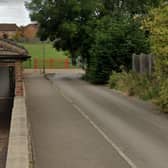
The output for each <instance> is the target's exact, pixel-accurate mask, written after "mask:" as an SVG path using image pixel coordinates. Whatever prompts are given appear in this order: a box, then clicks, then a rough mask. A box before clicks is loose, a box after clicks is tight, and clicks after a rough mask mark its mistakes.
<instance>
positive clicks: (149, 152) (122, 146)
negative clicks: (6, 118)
mask: <svg viewBox="0 0 168 168" xmlns="http://www.w3.org/2000/svg"><path fill="white" fill-rule="evenodd" d="M80 77H81V73H77V72H76V73H73V72H64V71H63V72H57V73H55V74H51V75H48V78H49V79H50V81H47V80H46V79H44V78H43V77H42V76H39V75H26V93H27V107H28V112H29V115H30V120H31V124H32V132H33V142H34V148H35V159H36V167H37V168H127V167H132V168H167V167H168V120H167V117H166V116H165V115H163V114H161V113H160V112H159V111H158V109H157V108H156V107H155V106H153V105H151V104H149V103H146V102H143V101H140V100H137V99H135V98H130V97H127V96H123V95H121V94H120V93H117V92H115V91H112V90H110V89H108V88H106V87H102V86H94V85H91V84H89V83H87V82H85V81H82V80H80Z"/></svg>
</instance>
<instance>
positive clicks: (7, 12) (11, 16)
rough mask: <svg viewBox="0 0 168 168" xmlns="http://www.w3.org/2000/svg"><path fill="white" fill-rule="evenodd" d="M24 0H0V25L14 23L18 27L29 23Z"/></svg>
mask: <svg viewBox="0 0 168 168" xmlns="http://www.w3.org/2000/svg"><path fill="white" fill-rule="evenodd" d="M24 1H25V0H0V23H16V24H17V25H18V26H20V25H27V24H29V23H30V18H29V12H28V11H27V9H26V8H25V6H24Z"/></svg>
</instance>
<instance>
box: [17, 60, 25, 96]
mask: <svg viewBox="0 0 168 168" xmlns="http://www.w3.org/2000/svg"><path fill="white" fill-rule="evenodd" d="M15 81H16V83H15V95H16V96H23V67H22V62H21V61H16V63H15Z"/></svg>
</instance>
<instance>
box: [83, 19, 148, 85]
mask: <svg viewBox="0 0 168 168" xmlns="http://www.w3.org/2000/svg"><path fill="white" fill-rule="evenodd" d="M139 27H140V26H139V24H138V23H136V22H135V21H133V20H132V18H130V17H120V18H115V17H114V18H112V17H108V16H106V17H104V18H102V19H101V20H99V21H98V22H97V26H96V28H95V32H94V33H95V36H94V40H93V44H92V46H91V48H90V49H89V54H90V57H89V60H88V69H87V73H86V74H87V77H88V79H89V80H90V81H91V82H93V83H106V82H107V81H108V80H109V75H110V73H111V71H112V70H115V71H120V66H124V67H125V69H131V62H132V61H131V60H132V54H133V53H137V54H139V53H141V52H144V53H146V52H148V51H149V43H148V40H147V38H146V37H145V34H144V32H143V31H142V30H141V29H140V28H139Z"/></svg>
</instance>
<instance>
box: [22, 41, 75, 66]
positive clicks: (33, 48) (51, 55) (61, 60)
mask: <svg viewBox="0 0 168 168" xmlns="http://www.w3.org/2000/svg"><path fill="white" fill-rule="evenodd" d="M21 45H22V46H24V47H25V48H26V49H27V50H28V52H29V55H30V56H31V59H30V60H28V61H26V62H25V63H24V67H25V68H42V66H43V60H44V57H43V56H45V66H46V68H68V67H69V68H72V65H71V63H70V62H71V61H70V59H68V58H69V57H68V52H63V51H57V50H56V49H55V48H53V46H52V44H51V43H47V44H42V43H34V44H30V43H22V44H21ZM44 51H45V52H44ZM44 53H45V54H44Z"/></svg>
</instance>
